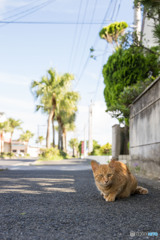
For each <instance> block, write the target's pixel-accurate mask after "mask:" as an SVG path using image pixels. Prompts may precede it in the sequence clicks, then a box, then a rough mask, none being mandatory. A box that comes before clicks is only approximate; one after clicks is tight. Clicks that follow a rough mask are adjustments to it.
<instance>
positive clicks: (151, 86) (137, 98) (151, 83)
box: [129, 76, 160, 107]
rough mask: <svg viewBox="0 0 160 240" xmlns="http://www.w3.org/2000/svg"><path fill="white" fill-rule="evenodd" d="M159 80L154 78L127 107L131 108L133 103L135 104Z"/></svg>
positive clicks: (159, 78)
mask: <svg viewBox="0 0 160 240" xmlns="http://www.w3.org/2000/svg"><path fill="white" fill-rule="evenodd" d="M159 80H160V76H159V77H158V78H156V79H155V80H154V81H153V82H152V83H151V84H150V85H149V86H148V87H147V88H146V89H145V90H144V91H143V92H142V93H141V94H140V95H139V96H138V97H137V98H136V99H135V100H134V101H133V102H132V103H131V105H130V106H129V107H131V106H132V105H133V104H135V102H137V101H138V100H139V99H140V98H141V97H142V96H143V95H144V94H145V93H146V92H148V90H149V89H150V88H152V86H153V85H155V84H156V83H157V82H158V81H159Z"/></svg>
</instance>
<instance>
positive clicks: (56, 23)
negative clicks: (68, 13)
mask: <svg viewBox="0 0 160 240" xmlns="http://www.w3.org/2000/svg"><path fill="white" fill-rule="evenodd" d="M108 22H110V20H108V21H106V22H105V23H106V24H107V23H108ZM0 23H5V24H7V23H9V24H26V25H27V24H29V25H41V24H42V25H43V24H44V25H45V24H50V25H101V24H102V23H101V22H78V23H77V22H56V21H44V22H43V21H18V22H16V21H0Z"/></svg>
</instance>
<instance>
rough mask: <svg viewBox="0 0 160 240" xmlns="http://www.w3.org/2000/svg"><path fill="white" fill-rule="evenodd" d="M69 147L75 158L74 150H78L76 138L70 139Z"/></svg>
mask: <svg viewBox="0 0 160 240" xmlns="http://www.w3.org/2000/svg"><path fill="white" fill-rule="evenodd" d="M69 146H70V147H71V148H72V149H73V157H75V150H77V149H78V140H77V138H71V140H70V141H69Z"/></svg>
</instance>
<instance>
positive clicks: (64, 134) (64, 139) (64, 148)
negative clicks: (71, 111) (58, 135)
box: [63, 128, 67, 152]
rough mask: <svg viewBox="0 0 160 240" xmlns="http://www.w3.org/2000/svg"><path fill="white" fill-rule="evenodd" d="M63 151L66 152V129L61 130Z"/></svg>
mask: <svg viewBox="0 0 160 240" xmlns="http://www.w3.org/2000/svg"><path fill="white" fill-rule="evenodd" d="M63 151H64V152H67V138H66V129H65V128H63Z"/></svg>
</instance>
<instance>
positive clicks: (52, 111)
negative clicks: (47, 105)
mask: <svg viewBox="0 0 160 240" xmlns="http://www.w3.org/2000/svg"><path fill="white" fill-rule="evenodd" d="M54 111H55V107H54V106H53V108H52V109H51V111H50V113H49V116H48V121H47V135H46V148H49V147H50V141H49V137H50V126H51V122H52V118H53V116H54Z"/></svg>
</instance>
